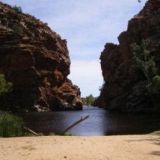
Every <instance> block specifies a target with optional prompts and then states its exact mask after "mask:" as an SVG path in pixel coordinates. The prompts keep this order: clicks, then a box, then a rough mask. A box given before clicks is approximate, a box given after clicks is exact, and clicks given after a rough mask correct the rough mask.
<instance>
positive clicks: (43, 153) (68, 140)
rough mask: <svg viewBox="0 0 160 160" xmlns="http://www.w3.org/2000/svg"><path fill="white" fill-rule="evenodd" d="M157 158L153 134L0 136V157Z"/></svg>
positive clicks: (158, 143)
mask: <svg viewBox="0 0 160 160" xmlns="http://www.w3.org/2000/svg"><path fill="white" fill-rule="evenodd" d="M64 159H66V160H159V159H160V137H159V136H153V135H133V136H131V135H127V136H100V137H72V136H42V137H22V138H0V160H64Z"/></svg>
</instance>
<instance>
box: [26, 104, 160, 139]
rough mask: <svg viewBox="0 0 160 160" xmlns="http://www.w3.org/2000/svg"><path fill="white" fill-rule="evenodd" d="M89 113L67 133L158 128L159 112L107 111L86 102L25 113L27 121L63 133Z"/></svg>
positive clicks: (136, 131) (46, 130)
mask: <svg viewBox="0 0 160 160" xmlns="http://www.w3.org/2000/svg"><path fill="white" fill-rule="evenodd" d="M87 115H89V118H88V119H86V120H85V121H83V122H81V123H79V124H78V125H76V126H75V127H73V128H72V129H71V130H69V131H68V132H67V133H68V134H71V135H75V136H78V135H79V136H84V135H85V136H96V135H115V134H142V133H143V134H144V133H149V132H152V131H154V130H158V129H160V116H159V115H152V114H148V115H142V114H134V115H133V114H122V113H121V114H120V113H114V114H113V113H112V114H111V113H109V112H108V111H106V110H103V109H100V108H97V107H87V106H85V107H84V109H83V110H82V111H65V112H62V111H61V112H49V113H28V114H26V115H25V116H24V117H25V121H26V125H27V126H28V127H29V128H31V129H33V130H35V131H37V132H43V133H46V134H48V133H57V134H58V133H62V132H63V131H64V130H65V129H66V128H67V127H68V126H70V125H71V124H73V123H74V122H76V121H77V120H79V119H80V118H81V117H85V116H87Z"/></svg>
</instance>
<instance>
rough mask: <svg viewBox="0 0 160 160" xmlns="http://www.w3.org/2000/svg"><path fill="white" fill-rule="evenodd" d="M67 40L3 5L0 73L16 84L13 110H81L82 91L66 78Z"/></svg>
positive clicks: (10, 101)
mask: <svg viewBox="0 0 160 160" xmlns="http://www.w3.org/2000/svg"><path fill="white" fill-rule="evenodd" d="M69 68H70V58H69V53H68V49H67V42H66V40H63V39H61V37H60V36H59V35H58V34H57V33H56V32H54V31H52V30H51V29H50V28H49V27H48V26H47V25H46V24H45V23H43V22H41V21H40V20H38V19H36V18H35V17H33V16H30V15H27V14H23V13H20V12H17V11H16V10H15V9H14V8H11V7H10V6H9V5H5V4H3V3H1V2H0V73H2V74H5V76H6V78H7V80H8V81H10V82H12V83H13V91H12V93H10V95H8V97H7V100H8V106H9V108H10V109H12V110H21V109H22V110H25V111H49V110H62V109H63V110H66V109H82V102H81V98H80V89H79V88H78V87H77V86H75V85H73V84H72V82H71V81H70V80H68V78H67V76H68V74H69V73H70V69H69Z"/></svg>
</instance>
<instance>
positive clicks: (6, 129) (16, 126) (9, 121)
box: [0, 112, 25, 137]
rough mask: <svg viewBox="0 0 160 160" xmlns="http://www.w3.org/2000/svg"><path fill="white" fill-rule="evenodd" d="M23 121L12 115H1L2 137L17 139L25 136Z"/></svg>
mask: <svg viewBox="0 0 160 160" xmlns="http://www.w3.org/2000/svg"><path fill="white" fill-rule="evenodd" d="M24 134H25V133H24V130H23V119H22V118H20V117H18V116H16V115H13V114H11V113H6V112H2V113H0V136H1V137H15V136H23V135H24Z"/></svg>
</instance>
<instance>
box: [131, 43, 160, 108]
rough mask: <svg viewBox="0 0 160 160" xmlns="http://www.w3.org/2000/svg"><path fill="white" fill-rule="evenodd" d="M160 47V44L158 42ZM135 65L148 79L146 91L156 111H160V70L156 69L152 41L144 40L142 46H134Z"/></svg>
mask: <svg viewBox="0 0 160 160" xmlns="http://www.w3.org/2000/svg"><path fill="white" fill-rule="evenodd" d="M157 44H158V45H159V43H158V42H157ZM132 49H133V55H134V60H135V64H136V65H137V68H139V69H140V70H141V71H142V73H143V74H144V76H145V77H146V79H147V82H148V84H147V85H146V89H147V91H148V94H149V95H150V97H151V99H152V102H153V105H154V107H155V108H156V109H160V75H159V71H158V70H159V69H158V68H157V67H156V62H155V58H154V56H153V55H152V52H153V51H155V48H154V46H152V43H151V41H149V40H143V41H142V43H141V44H140V45H138V44H136V43H134V44H132Z"/></svg>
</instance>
